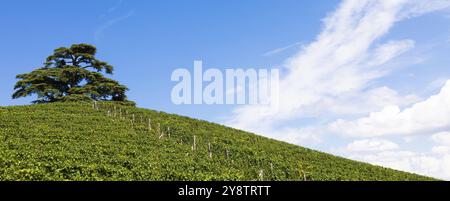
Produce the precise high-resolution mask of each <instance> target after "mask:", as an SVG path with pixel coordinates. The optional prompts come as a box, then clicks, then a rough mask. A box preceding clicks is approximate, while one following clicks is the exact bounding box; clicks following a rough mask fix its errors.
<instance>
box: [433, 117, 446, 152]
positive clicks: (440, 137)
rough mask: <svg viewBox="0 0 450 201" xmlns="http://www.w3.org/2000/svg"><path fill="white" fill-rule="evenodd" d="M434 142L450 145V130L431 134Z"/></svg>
mask: <svg viewBox="0 0 450 201" xmlns="http://www.w3.org/2000/svg"><path fill="white" fill-rule="evenodd" d="M449 118H450V117H449ZM431 139H433V141H434V142H436V143H438V144H443V145H447V146H450V132H439V133H436V134H434V135H433V136H431Z"/></svg>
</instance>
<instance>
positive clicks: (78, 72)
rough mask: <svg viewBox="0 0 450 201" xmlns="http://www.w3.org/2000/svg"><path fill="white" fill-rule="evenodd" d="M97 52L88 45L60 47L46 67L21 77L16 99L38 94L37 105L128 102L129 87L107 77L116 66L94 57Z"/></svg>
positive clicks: (18, 76) (17, 85)
mask: <svg viewBox="0 0 450 201" xmlns="http://www.w3.org/2000/svg"><path fill="white" fill-rule="evenodd" d="M96 53H97V49H96V48H95V47H94V46H92V45H88V44H76V45H72V46H71V47H70V48H66V47H61V48H58V49H56V50H55V51H54V52H53V54H52V55H50V56H49V57H48V58H47V60H46V62H45V65H44V67H41V68H38V69H36V70H34V71H32V72H30V73H26V74H19V75H17V79H20V80H19V81H18V82H17V83H16V85H15V86H14V90H16V91H15V92H14V94H13V96H12V97H13V98H21V97H26V96H29V95H33V94H37V97H38V99H37V100H35V101H34V103H49V102H68V101H86V100H112V101H127V100H126V99H127V97H126V95H125V92H126V91H127V90H128V88H127V87H126V86H124V85H121V84H120V83H119V82H117V81H115V80H112V79H109V78H106V77H104V76H103V75H102V72H104V73H106V74H112V72H113V67H112V66H111V65H109V64H108V63H106V62H103V61H100V60H98V59H96V58H95V54H96Z"/></svg>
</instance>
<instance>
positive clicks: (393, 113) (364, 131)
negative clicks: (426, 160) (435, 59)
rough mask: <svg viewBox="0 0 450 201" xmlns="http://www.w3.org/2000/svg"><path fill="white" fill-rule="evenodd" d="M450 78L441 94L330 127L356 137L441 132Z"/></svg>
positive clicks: (449, 122)
mask: <svg viewBox="0 0 450 201" xmlns="http://www.w3.org/2000/svg"><path fill="white" fill-rule="evenodd" d="M449 104H450V80H449V81H447V83H446V84H445V85H444V87H443V88H442V89H441V91H440V93H439V94H437V95H435V96H432V97H430V98H428V99H427V100H424V101H422V102H419V103H416V104H414V105H413V106H411V107H409V108H406V109H404V110H403V111H402V110H400V108H399V106H396V105H393V106H388V107H385V108H384V109H383V110H381V111H379V112H373V113H371V114H370V115H369V116H368V117H364V118H360V119H357V120H353V121H346V120H342V119H340V120H337V121H335V122H333V123H331V124H330V130H331V131H333V132H335V133H340V134H344V135H348V136H355V137H373V136H382V135H396V134H397V135H408V134H420V133H428V132H434V131H441V130H445V129H448V128H450V107H449Z"/></svg>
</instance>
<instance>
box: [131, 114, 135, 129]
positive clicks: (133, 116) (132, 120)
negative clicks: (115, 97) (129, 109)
mask: <svg viewBox="0 0 450 201" xmlns="http://www.w3.org/2000/svg"><path fill="white" fill-rule="evenodd" d="M135 120H136V116H135V115H134V114H133V115H132V119H131V124H133V126H134V121H135Z"/></svg>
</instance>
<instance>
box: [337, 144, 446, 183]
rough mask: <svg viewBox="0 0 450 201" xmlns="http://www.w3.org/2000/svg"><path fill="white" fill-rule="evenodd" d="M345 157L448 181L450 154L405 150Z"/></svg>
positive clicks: (348, 154)
mask: <svg viewBox="0 0 450 201" xmlns="http://www.w3.org/2000/svg"><path fill="white" fill-rule="evenodd" d="M341 155H343V156H345V157H348V158H351V159H354V160H358V161H364V162H367V163H371V164H376V165H380V166H383V167H388V168H393V169H396V170H402V171H406V172H413V173H417V174H421V175H427V176H430V177H434V178H440V179H446V180H450V154H448V153H447V154H445V153H444V154H436V153H416V152H412V151H405V150H394V151H381V152H375V153H370V154H367V153H345V154H341Z"/></svg>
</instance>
